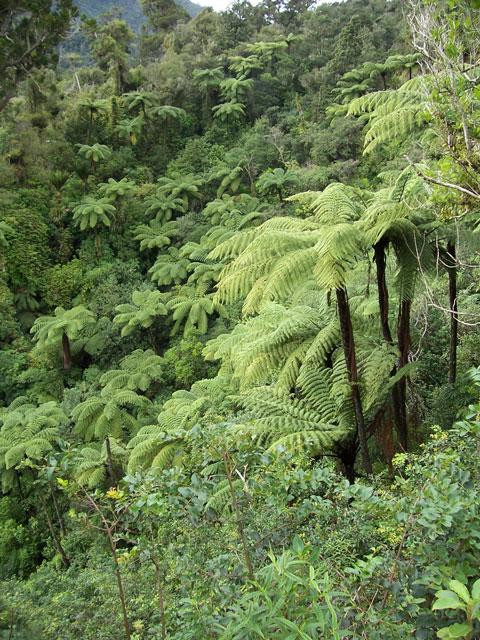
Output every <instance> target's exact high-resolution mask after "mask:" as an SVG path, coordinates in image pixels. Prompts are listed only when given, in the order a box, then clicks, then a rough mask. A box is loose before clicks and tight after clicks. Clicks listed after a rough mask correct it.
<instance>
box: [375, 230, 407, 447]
mask: <svg viewBox="0 0 480 640" xmlns="http://www.w3.org/2000/svg"><path fill="white" fill-rule="evenodd" d="M385 248H386V242H384V241H380V242H377V244H376V245H375V246H374V248H373V249H374V255H375V266H376V270H377V290H378V305H379V309H380V326H381V329H382V335H383V338H384V340H385V342H387V343H388V344H389V345H393V337H392V332H391V331H390V323H389V302H388V301H389V296H388V286H387V278H386V265H387V260H386V256H385ZM399 349H400V341H399ZM407 356H408V354H407ZM396 372H397V367H396V366H394V367H393V369H392V372H391V375H392V376H394V375H395V374H396ZM404 387H405V381H404V380H399V381H398V382H396V383H395V384H394V385H393V388H392V405H393V414H394V418H395V427H396V430H397V434H398V437H399V439H400V440H402V436H401V434H403V433H404V432H405V431H406V429H407V425H406V415H407V410H406V405H405V403H406V393H405V389H404ZM401 445H402V448H404V443H403V442H401Z"/></svg>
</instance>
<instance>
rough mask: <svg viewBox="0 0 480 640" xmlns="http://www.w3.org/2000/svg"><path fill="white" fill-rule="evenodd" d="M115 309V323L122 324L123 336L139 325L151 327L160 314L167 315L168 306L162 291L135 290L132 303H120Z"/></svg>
mask: <svg viewBox="0 0 480 640" xmlns="http://www.w3.org/2000/svg"><path fill="white" fill-rule="evenodd" d="M115 311H116V312H117V315H116V316H115V318H114V319H113V322H114V324H119V325H121V326H122V331H121V335H122V336H128V335H130V334H131V333H133V332H134V331H135V330H136V329H138V328H139V327H142V328H144V329H148V328H149V327H151V326H152V324H153V323H154V321H155V320H156V318H157V317H158V316H164V315H166V313H167V307H166V306H165V304H164V296H163V295H162V294H161V293H160V291H134V292H133V294H132V303H131V304H120V305H118V306H117V307H116V308H115Z"/></svg>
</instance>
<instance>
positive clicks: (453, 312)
mask: <svg viewBox="0 0 480 640" xmlns="http://www.w3.org/2000/svg"><path fill="white" fill-rule="evenodd" d="M447 269H448V297H449V302H450V353H449V363H448V381H449V382H450V383H451V384H453V383H454V382H455V381H456V379H457V344H458V303H457V254H456V247H455V243H453V242H448V243H447Z"/></svg>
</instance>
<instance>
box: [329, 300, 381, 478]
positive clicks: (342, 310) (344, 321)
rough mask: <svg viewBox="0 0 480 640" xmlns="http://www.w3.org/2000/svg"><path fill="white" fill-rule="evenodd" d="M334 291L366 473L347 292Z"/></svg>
mask: <svg viewBox="0 0 480 640" xmlns="http://www.w3.org/2000/svg"><path fill="white" fill-rule="evenodd" d="M335 293H336V296H337V305H338V316H339V319H340V330H341V333H342V342H343V350H344V353H345V362H346V365H347V374H348V381H349V383H350V387H351V390H352V402H353V409H354V412H355V422H356V426H357V433H358V440H359V442H360V450H361V452H362V462H363V468H364V470H365V472H366V473H367V474H371V473H372V463H371V460H370V454H369V452H368V443H367V431H366V428H365V418H364V416H363V409H362V400H361V397H360V389H359V386H358V370H357V354H356V351H355V341H354V337H353V327H352V319H351V315H350V306H349V304H348V298H347V292H346V290H345V289H336V291H335Z"/></svg>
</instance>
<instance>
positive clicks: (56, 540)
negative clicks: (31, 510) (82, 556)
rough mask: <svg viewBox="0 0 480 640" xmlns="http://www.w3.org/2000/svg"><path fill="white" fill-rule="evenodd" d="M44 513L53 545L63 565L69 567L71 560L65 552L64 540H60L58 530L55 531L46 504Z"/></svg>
mask: <svg viewBox="0 0 480 640" xmlns="http://www.w3.org/2000/svg"><path fill="white" fill-rule="evenodd" d="M44 513H45V519H46V521H47V527H48V530H49V532H50V535H51V537H52V541H53V545H54V547H55V549H56V550H57V553H58V554H59V555H60V558H61V559H62V564H63V566H64V567H65V568H66V569H68V568H69V566H70V560H69V558H68V556H67V554H66V553H65V549H64V548H63V547H62V542H61V540H60V538H59V537H58V534H57V532H56V531H55V527H54V526H53V523H52V520H51V518H50V516H49V515H48V511H47V508H46V506H45V505H44Z"/></svg>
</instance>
